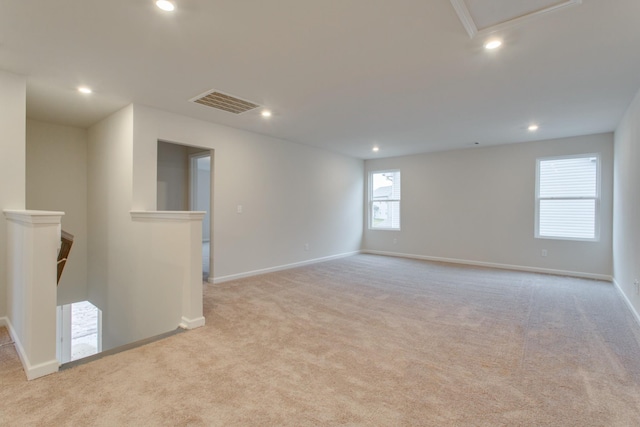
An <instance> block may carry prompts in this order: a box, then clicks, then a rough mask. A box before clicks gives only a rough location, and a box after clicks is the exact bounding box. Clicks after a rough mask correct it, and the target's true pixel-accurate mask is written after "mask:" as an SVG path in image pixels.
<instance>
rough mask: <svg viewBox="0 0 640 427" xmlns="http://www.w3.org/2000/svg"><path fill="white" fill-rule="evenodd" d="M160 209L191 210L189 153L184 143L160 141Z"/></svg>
mask: <svg viewBox="0 0 640 427" xmlns="http://www.w3.org/2000/svg"><path fill="white" fill-rule="evenodd" d="M157 192H158V201H157V203H158V210H159V211H188V210H189V154H188V148H187V147H184V146H182V145H176V144H169V143H167V142H162V141H158V190H157Z"/></svg>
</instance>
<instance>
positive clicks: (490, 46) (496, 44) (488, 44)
mask: <svg viewBox="0 0 640 427" xmlns="http://www.w3.org/2000/svg"><path fill="white" fill-rule="evenodd" d="M500 46H502V41H501V40H498V39H493V40H489V41H488V42H486V43H485V44H484V48H485V49H487V50H493V49H497V48H499V47H500Z"/></svg>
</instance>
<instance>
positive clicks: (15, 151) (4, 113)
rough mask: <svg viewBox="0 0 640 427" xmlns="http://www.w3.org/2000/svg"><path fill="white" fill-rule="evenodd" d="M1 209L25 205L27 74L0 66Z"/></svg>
mask: <svg viewBox="0 0 640 427" xmlns="http://www.w3.org/2000/svg"><path fill="white" fill-rule="evenodd" d="M0 94H1V95H0V129H1V130H2V131H1V132H0V138H1V140H0V210H2V209H18V210H20V209H25V205H26V196H25V194H26V171H25V170H26V166H25V164H26V149H25V138H26V136H25V127H26V119H25V117H26V116H25V115H26V78H25V77H23V76H18V75H15V74H11V73H7V72H4V71H2V70H0ZM6 242H7V221H6V218H5V216H4V215H2V214H1V213H0V317H5V316H6V315H7V277H6V272H7V264H6V263H7V261H6V259H7V247H6V246H7V245H6Z"/></svg>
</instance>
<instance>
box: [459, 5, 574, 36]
mask: <svg viewBox="0 0 640 427" xmlns="http://www.w3.org/2000/svg"><path fill="white" fill-rule="evenodd" d="M581 3H582V0H565V1H564V2H562V3H559V4H555V5H552V6H549V7H546V8H544V9H540V10H536V11H534V12H530V13H527V14H525V15H522V16H518V17H516V18H513V19H509V20H508V21H504V22H500V23H498V24H495V25H491V26H489V27H486V28H482V29H479V28H478V27H477V26H476V23H475V21H474V20H473V17H472V16H471V13H470V12H469V9H468V8H467V5H466V3H465V0H451V5H452V6H453V8H454V9H455V11H456V13H457V14H458V17H459V18H460V22H462V26H463V27H464V29H465V30H467V34H469V37H470V38H472V39H473V38H475V37H476V36H479V35H480V36H483V35H487V34H491V33H494V32H496V31H500V30H504V29H507V28H509V27H512V26H514V25H517V24H519V23H521V22H522V21H525V20H527V19H529V18H533V17H535V16H539V15H543V14H546V13H549V12H553V11H554V10H558V9H562V8H565V7H568V6H574V5H579V4H581Z"/></svg>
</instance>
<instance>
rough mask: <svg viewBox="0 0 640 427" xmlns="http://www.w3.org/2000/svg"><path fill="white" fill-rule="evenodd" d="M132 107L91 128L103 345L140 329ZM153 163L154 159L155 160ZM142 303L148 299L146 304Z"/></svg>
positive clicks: (92, 237)
mask: <svg viewBox="0 0 640 427" xmlns="http://www.w3.org/2000/svg"><path fill="white" fill-rule="evenodd" d="M132 138H133V107H131V106H129V107H126V108H124V109H122V110H120V111H119V112H117V113H114V114H113V115H111V116H110V117H108V118H106V119H104V120H102V121H101V122H99V123H97V124H96V125H94V126H92V127H91V128H89V131H88V147H87V166H88V168H87V170H88V174H87V176H88V181H87V182H88V186H87V189H88V198H87V199H88V209H87V214H88V215H87V217H88V230H89V250H88V261H89V264H88V273H89V283H88V289H87V290H88V297H89V300H90V301H91V302H92V303H93V304H94V305H96V306H97V307H98V308H100V309H101V310H102V320H103V350H108V349H110V348H112V347H115V346H117V345H121V344H124V342H123V341H124V340H128V339H129V338H130V336H129V334H132V335H136V334H137V333H138V332H139V331H138V329H139V328H140V326H139V325H137V324H136V323H134V321H133V319H134V315H135V313H136V310H138V307H137V304H138V301H135V300H134V299H133V298H129V294H130V293H132V292H134V289H133V288H132V287H131V286H130V285H131V277H132V275H133V270H134V265H135V263H136V259H135V257H134V254H132V249H131V248H132V231H131V218H130V214H129V211H130V210H131V180H132V169H133V163H132V161H133V159H132V155H133V149H132V146H133V139H132ZM153 160H154V162H155V158H154V159H153ZM142 307H144V304H143V305H142Z"/></svg>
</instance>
